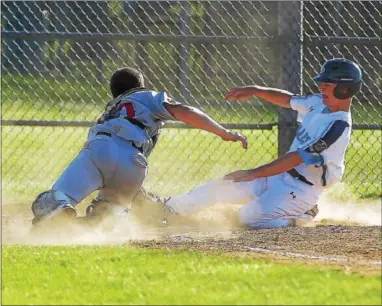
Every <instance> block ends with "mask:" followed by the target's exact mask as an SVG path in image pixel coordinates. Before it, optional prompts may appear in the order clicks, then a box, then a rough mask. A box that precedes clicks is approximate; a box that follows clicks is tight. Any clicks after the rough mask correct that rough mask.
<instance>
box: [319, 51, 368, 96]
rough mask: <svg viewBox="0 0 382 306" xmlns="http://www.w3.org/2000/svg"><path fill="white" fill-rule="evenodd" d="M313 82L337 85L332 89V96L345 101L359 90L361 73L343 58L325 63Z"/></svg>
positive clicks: (353, 64)
mask: <svg viewBox="0 0 382 306" xmlns="http://www.w3.org/2000/svg"><path fill="white" fill-rule="evenodd" d="M313 80H315V81H316V82H325V83H335V84H338V85H337V86H336V88H335V89H334V96H335V97H337V98H338V99H347V98H349V97H351V96H353V95H354V94H356V93H357V92H358V91H359V90H360V89H361V83H362V72H361V69H360V68H359V66H358V65H357V64H356V63H354V62H352V61H349V60H347V59H344V58H335V59H331V60H328V61H326V62H325V63H324V64H323V65H322V68H321V72H320V74H319V75H317V76H316V77H314V78H313Z"/></svg>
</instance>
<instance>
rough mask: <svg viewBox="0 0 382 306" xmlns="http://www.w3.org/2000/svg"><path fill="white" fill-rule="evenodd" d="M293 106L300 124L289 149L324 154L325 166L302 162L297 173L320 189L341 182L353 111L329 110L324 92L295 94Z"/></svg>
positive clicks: (292, 100) (323, 162)
mask: <svg viewBox="0 0 382 306" xmlns="http://www.w3.org/2000/svg"><path fill="white" fill-rule="evenodd" d="M291 107H292V109H294V110H296V111H297V112H298V121H299V123H300V124H299V127H298V129H297V132H296V137H295V139H294V141H293V143H292V145H291V147H290V149H289V152H293V151H297V150H304V151H306V152H308V153H311V154H319V155H321V156H322V157H323V161H322V164H323V165H321V166H320V165H314V164H311V165H309V164H307V163H303V164H301V165H299V166H298V167H296V170H297V172H298V173H300V174H301V175H303V176H304V177H305V178H306V179H307V180H308V181H310V182H311V183H313V184H314V185H315V187H317V188H320V187H327V186H330V185H332V184H333V183H336V182H338V181H340V180H341V179H342V177H343V175H344V171H345V163H344V159H345V152H346V149H347V146H348V145H349V142H350V134H351V125H352V123H351V114H350V112H343V111H340V112H334V113H330V112H329V109H328V108H327V106H326V105H325V104H324V103H323V96H322V95H321V94H313V95H309V96H294V97H292V99H291ZM323 166H324V167H323Z"/></svg>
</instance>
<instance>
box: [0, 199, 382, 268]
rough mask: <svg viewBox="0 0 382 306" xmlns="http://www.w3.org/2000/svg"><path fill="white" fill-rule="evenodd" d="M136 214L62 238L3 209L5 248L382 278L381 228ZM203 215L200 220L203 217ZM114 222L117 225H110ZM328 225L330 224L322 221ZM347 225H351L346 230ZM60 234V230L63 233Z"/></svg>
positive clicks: (25, 215) (19, 209)
mask: <svg viewBox="0 0 382 306" xmlns="http://www.w3.org/2000/svg"><path fill="white" fill-rule="evenodd" d="M142 213H146V212H144V211H139V210H136V214H135V215H133V216H132V217H130V219H129V222H125V221H126V220H124V221H123V224H122V223H120V224H119V226H118V224H114V225H117V227H118V229H117V230H115V229H113V230H110V228H108V229H107V230H105V227H103V228H89V227H83V226H79V225H75V226H71V227H70V228H65V230H64V231H61V232H60V233H58V234H57V233H54V232H52V231H50V230H48V231H42V233H41V232H40V233H38V234H36V233H33V232H32V231H31V228H32V227H31V224H30V221H31V218H32V216H31V213H30V210H29V207H28V206H25V205H21V206H17V205H4V206H3V207H2V238H3V239H2V243H3V244H113V243H116V244H126V245H129V246H134V247H140V248H154V249H159V248H160V249H167V250H173V249H181V250H191V251H201V252H206V253H219V254H221V253H224V254H227V255H229V256H249V257H253V258H265V259H268V260H274V261H282V262H298V263H301V264H309V265H319V266H322V265H324V266H326V265H329V266H332V267H336V268H341V269H345V270H346V271H356V272H361V273H379V274H380V273H381V256H382V232H381V226H355V225H354V222H353V223H351V222H350V223H349V222H338V221H336V222H334V221H333V222H332V224H330V222H329V224H327V225H322V221H321V222H316V223H313V224H310V226H308V227H301V228H282V229H262V230H244V229H239V228H237V226H236V225H235V224H234V222H233V221H232V214H231V213H232V211H229V210H228V211H227V210H226V211H220V212H218V211H215V212H214V213H212V212H209V213H207V212H205V213H203V214H200V215H195V216H193V218H179V217H175V216H172V217H170V218H167V221H168V226H163V223H162V222H161V219H160V218H161V217H163V216H158V215H157V214H156V213H155V212H154V211H152V210H151V215H150V216H151V218H145V222H137V220H138V219H141V217H142V216H139V215H140V214H142ZM201 216H203V217H201ZM114 223H115V222H114ZM326 223H328V221H326ZM349 224H350V225H349ZM61 230H62V229H61Z"/></svg>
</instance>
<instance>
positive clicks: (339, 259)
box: [245, 246, 382, 265]
mask: <svg viewBox="0 0 382 306" xmlns="http://www.w3.org/2000/svg"><path fill="white" fill-rule="evenodd" d="M245 248H247V249H248V250H250V251H252V252H258V253H264V254H275V255H283V256H289V257H299V258H307V259H318V260H327V261H340V262H351V261H353V260H351V259H346V258H335V257H328V256H311V255H306V254H301V253H291V252H279V251H273V250H267V249H262V248H252V247H247V246H245ZM366 262H367V263H368V264H372V265H382V261H380V260H371V261H366Z"/></svg>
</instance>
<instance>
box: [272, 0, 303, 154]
mask: <svg viewBox="0 0 382 306" xmlns="http://www.w3.org/2000/svg"><path fill="white" fill-rule="evenodd" d="M302 5H303V3H302V1H292V2H291V1H285V2H284V1H280V2H279V3H278V35H279V37H280V38H286V39H287V40H285V41H283V42H282V43H280V63H281V69H280V73H281V75H280V80H281V87H282V88H283V89H286V90H289V91H291V92H293V93H295V94H301V93H302V84H303V82H302V38H303V36H302V35H303V10H302ZM296 115H297V114H296V112H295V111H293V110H292V109H289V108H280V109H279V112H278V154H279V156H280V155H282V154H284V153H285V152H287V151H288V149H289V146H290V145H291V143H292V141H293V138H294V136H295V135H296V128H297V124H296Z"/></svg>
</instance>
